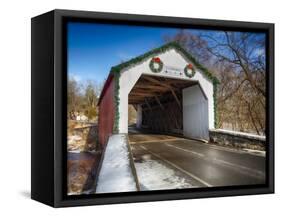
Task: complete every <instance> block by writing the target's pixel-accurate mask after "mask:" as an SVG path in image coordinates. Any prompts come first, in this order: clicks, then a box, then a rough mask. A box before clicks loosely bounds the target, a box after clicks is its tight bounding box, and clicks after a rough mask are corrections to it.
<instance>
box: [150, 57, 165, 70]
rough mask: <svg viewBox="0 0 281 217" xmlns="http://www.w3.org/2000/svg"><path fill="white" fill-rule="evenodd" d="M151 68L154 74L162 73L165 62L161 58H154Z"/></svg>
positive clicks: (151, 61)
mask: <svg viewBox="0 0 281 217" xmlns="http://www.w3.org/2000/svg"><path fill="white" fill-rule="evenodd" d="M149 68H150V70H151V71H152V72H155V73H158V72H161V71H162V69H163V62H162V61H161V59H160V58H159V57H153V58H152V59H151V60H150V63H149Z"/></svg>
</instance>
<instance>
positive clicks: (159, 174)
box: [135, 156, 196, 191]
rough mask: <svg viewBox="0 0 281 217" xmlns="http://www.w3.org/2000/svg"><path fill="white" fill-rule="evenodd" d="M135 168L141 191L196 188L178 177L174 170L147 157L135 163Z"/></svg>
mask: <svg viewBox="0 0 281 217" xmlns="http://www.w3.org/2000/svg"><path fill="white" fill-rule="evenodd" d="M135 167H136V170H137V175H138V180H139V183H140V188H141V190H142V191H144V190H164V189H180V188H191V187H192V188H194V187H196V186H193V185H191V184H190V183H189V180H187V179H186V178H183V177H180V176H178V175H177V174H176V172H175V170H173V169H170V168H168V167H167V166H165V165H163V164H160V163H159V162H158V161H156V160H151V159H149V157H145V156H143V161H142V162H141V163H139V162H135Z"/></svg>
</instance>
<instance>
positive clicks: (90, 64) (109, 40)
mask: <svg viewBox="0 0 281 217" xmlns="http://www.w3.org/2000/svg"><path fill="white" fill-rule="evenodd" d="M177 31H178V29H175V28H155V27H141V26H125V25H108V24H93V23H74V22H71V23H68V75H70V77H73V78H75V79H76V80H78V81H81V80H88V79H91V80H95V81H97V82H99V83H100V82H102V81H103V80H104V79H105V78H106V77H107V75H108V73H109V71H110V68H111V67H112V66H114V65H117V64H119V63H121V62H122V61H126V60H129V59H131V58H133V57H135V56H138V55H140V54H143V53H145V52H147V51H149V50H151V49H153V48H155V47H159V46H161V45H162V44H163V43H164V41H163V36H164V35H171V34H175V33H176V32H177Z"/></svg>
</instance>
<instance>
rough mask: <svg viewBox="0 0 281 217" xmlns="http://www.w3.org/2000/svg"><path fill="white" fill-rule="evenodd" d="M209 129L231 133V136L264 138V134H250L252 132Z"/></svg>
mask: <svg viewBox="0 0 281 217" xmlns="http://www.w3.org/2000/svg"><path fill="white" fill-rule="evenodd" d="M211 131H214V132H221V133H226V134H229V135H233V136H245V137H248V138H252V139H259V140H263V141H264V140H265V136H259V135H256V134H252V133H245V132H238V131H231V130H225V129H212V130H211Z"/></svg>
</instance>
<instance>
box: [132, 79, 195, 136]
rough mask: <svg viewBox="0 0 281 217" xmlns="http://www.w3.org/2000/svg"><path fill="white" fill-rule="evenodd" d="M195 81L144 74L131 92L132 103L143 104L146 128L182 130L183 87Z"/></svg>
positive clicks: (143, 120) (153, 129)
mask: <svg viewBox="0 0 281 217" xmlns="http://www.w3.org/2000/svg"><path fill="white" fill-rule="evenodd" d="M196 84H197V82H195V81H187V80H180V79H172V78H164V77H159V76H149V75H142V76H141V77H140V78H139V80H138V81H137V83H136V84H135V86H134V87H133V89H132V90H131V92H130V94H129V104H131V105H133V106H134V107H135V109H137V105H141V107H142V128H146V129H148V130H150V131H152V132H161V133H165V132H167V133H177V134H182V129H183V123H182V119H183V117H182V115H183V114H182V89H184V88H187V87H190V86H193V85H196Z"/></svg>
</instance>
